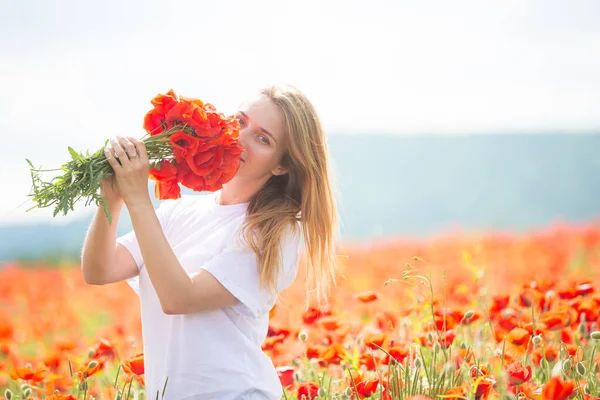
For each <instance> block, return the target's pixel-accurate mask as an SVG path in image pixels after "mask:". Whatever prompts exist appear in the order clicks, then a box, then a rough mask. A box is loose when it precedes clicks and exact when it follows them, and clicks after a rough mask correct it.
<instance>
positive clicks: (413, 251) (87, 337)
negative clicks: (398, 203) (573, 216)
mask: <svg viewBox="0 0 600 400" xmlns="http://www.w3.org/2000/svg"><path fill="white" fill-rule="evenodd" d="M340 254H341V255H342V256H341V262H342V268H341V271H340V277H339V279H338V287H337V289H336V290H335V291H334V294H333V295H332V297H331V299H330V304H329V306H328V307H321V308H318V307H316V306H315V305H314V304H310V306H309V307H308V309H307V308H306V307H305V299H306V297H305V289H304V275H303V273H302V271H301V272H300V273H299V275H298V279H297V280H296V282H295V283H294V284H293V285H292V286H291V287H290V288H288V289H287V290H286V291H285V292H284V293H282V295H281V296H280V299H279V302H278V304H277V305H276V306H275V307H274V308H273V309H272V310H271V320H270V325H269V331H268V336H267V338H266V340H265V342H264V344H263V351H264V352H266V353H267V354H268V355H269V356H270V358H271V359H272V361H273V363H274V365H275V366H276V368H277V371H278V374H279V377H280V380H281V383H282V385H283V386H284V388H285V393H284V396H283V397H282V398H287V399H302V398H306V399H411V400H426V399H452V398H456V399H484V400H485V399H509V398H510V399H533V400H543V399H552V400H565V399H568V398H572V399H581V400H593V399H599V398H600V374H599V372H600V348H599V347H600V346H599V343H600V328H599V326H598V325H599V323H600V286H599V283H600V279H599V275H600V225H598V224H585V225H583V224H582V225H555V226H552V227H548V228H546V229H544V230H541V231H536V232H531V233H528V234H523V235H513V234H504V233H488V234H479V235H475V236H469V235H466V234H458V233H456V234H452V235H445V236H440V237H438V238H435V239H429V240H410V239H406V238H397V239H392V238H390V239H389V240H386V241H383V240H382V241H379V242H375V243H366V242H365V243H353V244H346V246H345V247H344V248H340ZM0 305H1V307H0V398H2V399H55V400H56V399H92V398H94V399H144V398H146V396H145V394H144V363H143V346H142V337H141V325H140V309H139V300H138V297H137V295H136V294H135V293H134V292H133V291H132V290H131V289H130V288H129V287H128V285H127V284H126V283H125V282H119V283H116V284H112V285H107V286H90V285H87V284H86V283H85V282H84V280H83V277H82V275H81V271H80V269H79V266H78V265H76V264H64V265H47V264H44V263H37V264H26V265H25V264H19V263H4V265H2V267H1V268H0ZM167 384H168V382H167Z"/></svg>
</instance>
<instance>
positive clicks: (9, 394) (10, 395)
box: [4, 389, 12, 400]
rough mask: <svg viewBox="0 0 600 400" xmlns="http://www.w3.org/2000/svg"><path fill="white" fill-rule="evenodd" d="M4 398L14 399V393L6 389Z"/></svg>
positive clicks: (7, 399)
mask: <svg viewBox="0 0 600 400" xmlns="http://www.w3.org/2000/svg"><path fill="white" fill-rule="evenodd" d="M4 397H6V400H10V399H12V392H11V391H10V389H6V390H5V391H4Z"/></svg>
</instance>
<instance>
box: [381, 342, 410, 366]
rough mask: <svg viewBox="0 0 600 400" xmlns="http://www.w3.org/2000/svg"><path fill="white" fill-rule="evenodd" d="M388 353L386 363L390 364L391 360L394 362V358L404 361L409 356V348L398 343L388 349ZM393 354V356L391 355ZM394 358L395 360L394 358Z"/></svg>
mask: <svg viewBox="0 0 600 400" xmlns="http://www.w3.org/2000/svg"><path fill="white" fill-rule="evenodd" d="M387 352H388V354H389V355H388V354H386V355H385V358H384V359H383V363H384V364H386V365H387V364H389V363H390V362H393V360H396V361H397V362H399V363H402V362H403V361H404V359H405V358H406V357H407V356H408V349H407V348H405V347H403V346H400V345H396V346H392V347H390V348H388V349H387ZM390 356H391V357H390ZM392 358H393V360H392Z"/></svg>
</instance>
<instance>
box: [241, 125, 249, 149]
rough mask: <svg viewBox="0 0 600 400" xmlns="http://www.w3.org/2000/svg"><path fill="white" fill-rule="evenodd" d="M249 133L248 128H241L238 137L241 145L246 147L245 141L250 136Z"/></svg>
mask: <svg viewBox="0 0 600 400" xmlns="http://www.w3.org/2000/svg"><path fill="white" fill-rule="evenodd" d="M248 134H249V130H248V128H245V129H240V134H239V137H238V142H239V143H240V146H242V147H246V146H245V143H246V141H247V140H248V136H249V135H248Z"/></svg>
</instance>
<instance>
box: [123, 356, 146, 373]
mask: <svg viewBox="0 0 600 400" xmlns="http://www.w3.org/2000/svg"><path fill="white" fill-rule="evenodd" d="M121 367H122V368H123V371H125V373H126V374H128V375H138V376H139V375H144V353H138V354H136V355H134V356H133V357H129V358H128V359H126V360H123V361H121Z"/></svg>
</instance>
